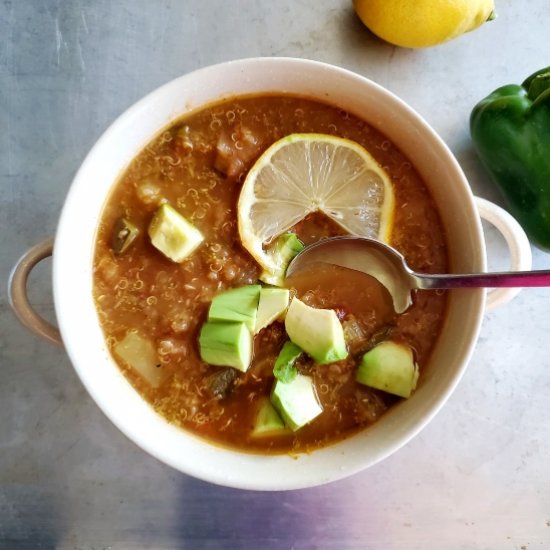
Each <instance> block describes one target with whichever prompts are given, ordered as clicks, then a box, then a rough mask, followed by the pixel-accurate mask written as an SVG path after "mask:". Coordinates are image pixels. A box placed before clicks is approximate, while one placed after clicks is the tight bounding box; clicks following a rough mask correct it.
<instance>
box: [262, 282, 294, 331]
mask: <svg viewBox="0 0 550 550" xmlns="http://www.w3.org/2000/svg"><path fill="white" fill-rule="evenodd" d="M289 300H290V290H288V289H287V288H262V289H261V291H260V302H259V304H258V314H257V315H256V326H255V328H254V334H258V332H260V330H262V329H263V328H265V327H267V326H268V325H270V324H271V323H273V321H275V320H277V319H280V318H281V317H282V316H283V315H284V314H285V313H286V310H287V309H288V302H289Z"/></svg>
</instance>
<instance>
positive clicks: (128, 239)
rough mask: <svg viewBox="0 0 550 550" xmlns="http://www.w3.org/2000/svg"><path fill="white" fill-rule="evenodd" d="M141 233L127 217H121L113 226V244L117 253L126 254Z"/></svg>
mask: <svg viewBox="0 0 550 550" xmlns="http://www.w3.org/2000/svg"><path fill="white" fill-rule="evenodd" d="M138 235H139V229H138V228H137V227H136V226H135V225H134V224H133V223H132V222H131V221H130V220H127V219H126V218H119V219H118V220H117V221H116V222H115V226H114V228H113V238H112V242H111V245H112V247H113V251H114V253H115V254H124V252H126V250H128V248H130V246H131V245H132V243H133V242H134V241H135V240H136V238H137V236H138Z"/></svg>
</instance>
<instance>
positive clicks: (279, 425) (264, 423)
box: [252, 398, 287, 437]
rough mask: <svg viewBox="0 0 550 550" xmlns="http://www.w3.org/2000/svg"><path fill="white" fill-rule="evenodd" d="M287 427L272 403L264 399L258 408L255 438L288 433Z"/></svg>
mask: <svg viewBox="0 0 550 550" xmlns="http://www.w3.org/2000/svg"><path fill="white" fill-rule="evenodd" d="M286 431H287V429H286V426H285V423H284V422H283V419H282V418H281V417H280V416H279V413H278V412H277V411H276V410H275V408H274V407H273V405H272V404H271V401H269V399H267V398H263V399H262V400H261V403H260V407H259V408H258V414H257V415H256V422H255V424H254V429H253V430H252V436H253V437H262V436H270V435H276V434H277V433H284V432H286Z"/></svg>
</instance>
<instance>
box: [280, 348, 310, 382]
mask: <svg viewBox="0 0 550 550" xmlns="http://www.w3.org/2000/svg"><path fill="white" fill-rule="evenodd" d="M302 353H303V351H302V349H301V348H299V347H298V346H297V345H296V344H295V343H294V342H290V341H288V342H285V344H284V345H283V347H282V349H281V351H280V352H279V355H278V356H277V359H276V360H275V366H274V367H273V376H275V378H276V379H277V380H280V381H281V382H290V381H292V380H293V379H294V378H295V376H296V375H297V374H298V370H297V369H296V367H295V366H294V363H296V360H297V359H298V357H300V355H302Z"/></svg>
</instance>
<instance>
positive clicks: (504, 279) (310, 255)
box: [286, 236, 550, 313]
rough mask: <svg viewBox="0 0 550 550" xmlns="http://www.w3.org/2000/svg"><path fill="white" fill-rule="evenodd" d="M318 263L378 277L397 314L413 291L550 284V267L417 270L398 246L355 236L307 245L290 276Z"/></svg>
mask: <svg viewBox="0 0 550 550" xmlns="http://www.w3.org/2000/svg"><path fill="white" fill-rule="evenodd" d="M315 263H326V264H332V265H337V266H340V267H344V268H347V269H353V270H355V271H361V272H363V273H366V274H367V275H370V276H371V277H374V278H375V279H376V280H377V281H378V282H379V283H380V284H382V285H383V286H384V287H386V289H387V290H388V292H389V293H390V295H391V297H392V300H393V307H394V309H395V312H396V313H403V312H404V311H406V310H407V309H408V308H409V307H410V306H411V305H412V291H413V290H426V289H450V288H496V287H506V288H512V287H546V286H550V270H539V271H506V272H499V273H468V274H431V273H430V274H429V273H416V272H414V271H413V270H412V269H411V268H410V267H409V266H408V265H407V262H406V260H405V258H404V257H403V256H402V255H401V254H400V253H399V252H398V251H397V250H395V248H392V247H391V246H389V245H387V244H385V243H382V242H380V241H377V240H375V239H368V238H366V237H354V236H343V237H331V238H328V239H323V240H321V241H318V242H316V243H314V244H311V245H309V246H307V247H306V248H304V250H302V252H300V253H299V254H298V255H297V256H296V257H295V258H293V260H292V261H291V262H290V264H289V266H288V269H287V272H286V276H287V277H290V276H291V275H293V274H296V273H297V272H298V271H301V270H302V269H304V268H305V267H306V266H310V265H312V264H315Z"/></svg>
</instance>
